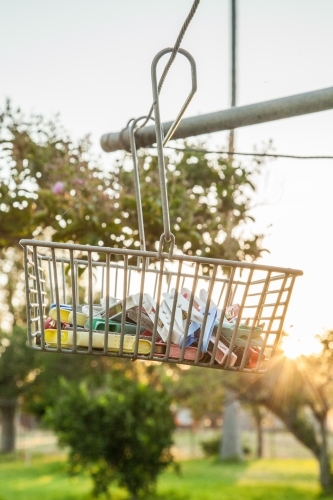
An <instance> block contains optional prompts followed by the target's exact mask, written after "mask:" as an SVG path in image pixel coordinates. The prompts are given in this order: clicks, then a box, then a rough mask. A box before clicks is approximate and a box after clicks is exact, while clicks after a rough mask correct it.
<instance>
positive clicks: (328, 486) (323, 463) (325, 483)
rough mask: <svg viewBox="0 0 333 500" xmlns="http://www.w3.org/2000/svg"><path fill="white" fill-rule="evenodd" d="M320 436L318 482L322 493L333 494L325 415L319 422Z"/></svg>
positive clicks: (332, 476)
mask: <svg viewBox="0 0 333 500" xmlns="http://www.w3.org/2000/svg"><path fill="white" fill-rule="evenodd" d="M320 434H321V447H320V454H319V457H318V462H319V471H320V472H319V480H320V485H321V487H322V489H323V491H324V492H325V493H326V494H332V493H333V474H332V470H331V463H330V458H329V454H328V443H327V422H326V415H325V417H324V418H323V420H321V421H320Z"/></svg>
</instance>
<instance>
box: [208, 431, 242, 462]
mask: <svg viewBox="0 0 333 500" xmlns="http://www.w3.org/2000/svg"><path fill="white" fill-rule="evenodd" d="M222 439H223V435H222V436H221V434H219V435H218V436H213V437H211V438H210V439H205V440H204V441H201V442H200V446H201V449H202V451H203V452H204V455H205V456H206V457H208V458H209V457H218V455H219V453H220V448H221V440H222ZM242 451H243V453H244V455H249V454H250V453H251V448H250V447H249V446H248V445H247V444H243V445H242Z"/></svg>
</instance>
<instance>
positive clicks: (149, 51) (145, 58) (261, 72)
mask: <svg viewBox="0 0 333 500" xmlns="http://www.w3.org/2000/svg"><path fill="white" fill-rule="evenodd" d="M192 3H193V1H192V0H181V1H179V0H168V1H165V2H161V1H156V0H122V1H119V0H108V1H107V0H57V2H50V1H45V0H43V1H42V0H30V1H29V2H27V1H26V0H11V1H8V0H0V12H1V16H0V67H1V70H2V71H1V80H0V102H1V105H3V103H4V101H5V98H6V97H9V98H10V99H11V100H12V102H13V104H14V105H15V106H20V107H21V109H22V110H23V111H25V112H26V113H30V112H35V113H40V114H43V115H44V116H46V117H50V116H52V115H54V114H56V113H60V116H61V121H62V123H63V125H64V126H65V128H66V129H67V130H68V131H69V133H70V134H71V136H72V137H74V138H78V137H80V136H83V135H84V134H86V133H91V136H92V139H93V142H94V149H95V151H97V152H98V153H100V154H101V156H102V159H103V162H104V163H105V164H106V165H107V166H110V165H111V162H112V159H113V158H114V155H110V154H109V155H107V154H104V153H102V152H101V149H100V146H99V139H100V136H101V135H102V134H104V133H106V132H111V131H114V132H116V131H119V130H120V129H121V128H123V127H124V126H125V124H126V123H127V121H128V119H130V118H132V117H137V116H140V115H142V114H146V113H147V112H148V110H149V108H150V105H151V101H152V95H151V83H150V65H151V61H152V59H153V57H154V56H155V54H156V53H157V52H159V50H161V49H163V48H165V47H168V46H172V45H173V44H174V42H175V40H176V37H177V35H178V32H179V30H180V28H181V26H182V24H183V21H184V19H185V18H186V16H187V14H188V12H189V10H190V8H191V6H192ZM332 21H333V2H332V0H320V2H318V1H316V0H306V1H304V0H280V1H279V2H273V1H269V2H268V1H267V0H266V1H265V0H238V85H237V104H238V105H245V104H251V103H254V102H260V101H264V100H269V99H274V98H278V97H284V96H287V95H293V94H298V93H302V92H307V91H312V90H316V89H321V88H326V87H330V86H332V85H333V65H332V47H333V30H332ZM229 42H230V1H229V0H201V3H200V5H199V7H198V11H197V14H196V16H195V18H194V20H193V21H192V23H191V25H190V27H189V29H188V31H187V33H186V35H185V38H184V41H183V44H182V47H183V48H185V49H187V50H188V51H189V52H191V54H192V55H193V56H194V58H195V60H196V62H197V70H198V92H197V94H196V95H195V97H194V99H193V101H192V103H191V104H190V106H189V109H188V111H187V112H186V116H194V115H196V114H199V113H208V112H212V111H218V110H221V109H225V108H228V107H229V104H230V43H229ZM189 85H190V82H189V69H188V65H187V63H186V62H185V59H183V58H179V61H178V62H176V63H175V65H174V67H173V69H172V70H171V71H170V77H169V78H168V81H167V82H166V85H165V87H164V89H163V96H162V98H161V100H162V120H163V121H168V120H172V119H173V118H174V117H175V116H176V113H177V111H178V109H179V107H180V105H181V101H182V99H183V98H184V97H185V96H186V95H187V93H188V90H189ZM332 125H333V110H332V111H325V112H321V113H316V114H311V115H307V116H301V117H297V118H292V119H288V120H281V121H277V122H272V123H265V124H262V125H256V126H251V127H245V128H242V129H238V130H237V131H236V149H238V150H239V151H246V152H247V151H252V149H253V146H254V145H257V146H259V147H260V145H261V144H262V143H263V142H267V141H268V140H269V139H272V140H273V142H274V146H275V151H276V152H278V153H284V154H296V155H297V154H300V155H333V141H332ZM226 137H227V135H226V133H218V134H214V135H212V136H211V137H210V144H211V145H212V146H217V147H221V146H226ZM332 188H333V160H329V161H324V160H311V161H310V160H307V161H305V160H285V159H279V160H275V161H273V162H270V163H269V164H268V165H267V167H265V175H264V177H263V179H262V188H261V190H260V199H259V201H260V204H261V206H258V207H257V208H256V209H255V211H254V215H255V217H256V220H257V224H258V227H260V228H261V229H263V230H266V228H267V226H269V225H270V224H271V225H272V226H271V227H270V229H269V230H268V231H267V234H268V237H267V238H266V241H265V246H266V247H267V248H269V249H270V251H271V253H270V255H266V256H265V257H264V258H263V262H265V263H269V264H273V265H278V266H285V267H294V268H299V269H302V270H303V271H304V276H303V277H301V278H298V282H297V284H296V288H295V292H294V294H293V297H292V300H291V304H290V308H289V313H288V317H287V320H286V323H285V329H286V330H287V331H289V332H294V333H293V335H294V341H296V342H297V339H298V338H299V337H300V338H301V342H300V344H302V345H303V346H305V348H307V347H309V346H310V345H311V340H310V339H311V337H312V335H313V334H315V333H320V332H322V331H323V329H325V328H333V309H332V306H331V304H332V299H333V292H332V281H333V260H332V258H331V252H330V250H331V248H332V222H331V220H332V213H333V197H332ZM291 325H293V327H292V328H291ZM304 340H305V343H304Z"/></svg>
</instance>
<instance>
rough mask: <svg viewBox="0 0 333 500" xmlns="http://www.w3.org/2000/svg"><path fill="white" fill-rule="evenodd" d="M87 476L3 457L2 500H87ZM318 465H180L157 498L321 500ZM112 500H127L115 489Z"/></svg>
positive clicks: (57, 461)
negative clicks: (69, 475)
mask: <svg viewBox="0 0 333 500" xmlns="http://www.w3.org/2000/svg"><path fill="white" fill-rule="evenodd" d="M90 490H91V481H90V479H89V478H88V477H84V476H79V477H76V478H70V477H68V475H67V474H66V461H65V458H63V457H61V456H50V455H40V456H32V458H31V462H27V463H26V462H25V460H24V459H23V458H22V459H20V458H17V457H16V458H14V457H12V458H5V457H4V456H2V457H1V458H0V500H36V499H37V498H38V499H42V500H88V499H89V498H90V495H89V492H90ZM319 495H320V488H319V485H318V471H317V464H316V462H315V461H314V460H311V459H274V460H273V459H272V460H260V461H259V460H253V461H249V462H244V463H242V464H221V463H217V462H214V461H212V460H203V459H198V460H189V461H185V462H182V463H181V475H180V476H178V475H177V474H175V472H174V471H173V470H171V469H170V470H168V471H167V472H165V473H164V474H163V475H162V476H161V477H160V478H159V481H158V495H157V496H156V499H157V498H158V499H162V498H163V499H165V500H242V499H246V500H314V499H318V497H319ZM111 498H112V499H113V500H128V495H127V493H126V492H125V491H124V490H120V489H117V488H115V489H112V490H111Z"/></svg>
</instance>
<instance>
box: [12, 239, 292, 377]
mask: <svg viewBox="0 0 333 500" xmlns="http://www.w3.org/2000/svg"><path fill="white" fill-rule="evenodd" d="M21 245H22V246H23V247H24V255H25V272H26V295H27V306H28V307H27V311H28V339H29V345H30V347H33V348H34V349H37V350H42V351H49V352H52V351H56V352H64V353H75V354H94V355H105V356H111V357H122V358H130V359H144V360H154V361H166V362H169V363H185V364H194V365H196V366H205V367H211V368H218V369H221V368H223V369H228V370H235V371H247V372H259V373H261V372H265V371H267V369H268V362H269V360H270V359H271V357H272V356H273V355H274V353H275V351H276V348H277V345H278V341H279V338H280V336H281V331H282V325H283V321H284V318H285V314H286V311H287V307H288V304H289V300H290V296H291V292H292V289H293V285H294V282H295V279H296V276H298V275H300V274H301V271H296V270H292V269H283V268H277V267H270V266H260V265H255V264H246V263H239V262H232V261H224V260H219V259H205V258H201V257H188V256H186V255H174V256H173V257H172V260H171V259H170V256H169V254H167V253H162V254H160V255H159V254H158V252H147V251H140V250H137V251H129V250H125V249H123V250H122V249H114V248H103V249H101V248H100V247H89V246H83V245H71V244H60V243H49V242H38V241H36V240H22V241H21ZM137 260H138V261H139V262H137ZM150 260H154V262H153V263H151V264H149V261H150ZM117 298H120V300H118V301H117V300H115V299H117ZM101 304H102V305H101ZM50 320H51V321H50ZM52 322H53V323H52ZM50 323H51V324H50Z"/></svg>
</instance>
